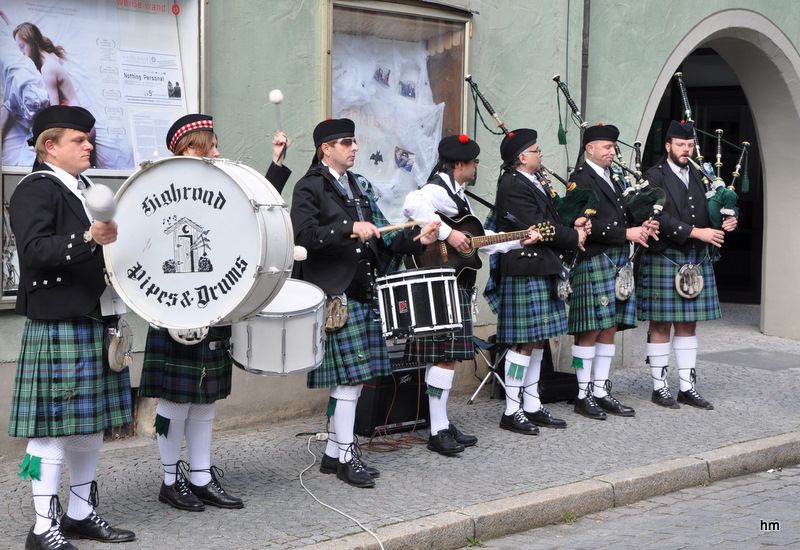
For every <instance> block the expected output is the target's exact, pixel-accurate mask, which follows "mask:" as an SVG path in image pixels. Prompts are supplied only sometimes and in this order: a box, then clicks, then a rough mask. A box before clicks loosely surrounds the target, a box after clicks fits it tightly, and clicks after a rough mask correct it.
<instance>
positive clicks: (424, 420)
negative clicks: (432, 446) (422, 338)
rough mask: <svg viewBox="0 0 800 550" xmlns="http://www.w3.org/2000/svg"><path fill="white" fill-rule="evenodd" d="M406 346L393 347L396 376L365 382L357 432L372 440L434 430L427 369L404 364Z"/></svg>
mask: <svg viewBox="0 0 800 550" xmlns="http://www.w3.org/2000/svg"><path fill="white" fill-rule="evenodd" d="M403 350H404V346H403V345H399V346H389V360H390V362H391V365H392V374H390V375H387V376H378V377H375V378H371V379H370V380H367V381H365V382H364V389H363V390H362V392H361V397H360V398H359V400H358V405H357V406H356V422H355V432H356V433H357V434H358V435H362V436H364V437H370V436H371V435H372V434H373V433H375V432H376V431H378V432H382V433H397V432H407V431H411V430H412V429H414V428H416V429H418V430H419V429H422V428H427V427H429V426H430V419H429V414H428V410H429V409H428V396H427V395H426V394H425V388H426V385H425V369H424V368H423V367H417V365H416V363H414V364H413V365H412V364H411V363H409V362H407V361H403Z"/></svg>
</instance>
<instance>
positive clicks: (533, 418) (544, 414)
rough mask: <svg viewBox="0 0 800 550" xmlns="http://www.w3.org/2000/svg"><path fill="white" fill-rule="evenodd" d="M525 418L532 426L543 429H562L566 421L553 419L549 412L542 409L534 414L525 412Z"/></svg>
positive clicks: (565, 425)
mask: <svg viewBox="0 0 800 550" xmlns="http://www.w3.org/2000/svg"><path fill="white" fill-rule="evenodd" d="M525 417H526V418H527V419H528V420H529V421H530V423H531V424H533V425H534V426H541V427H543V428H556V429H564V428H566V427H567V421H566V420H561V419H560V418H556V417H554V416H553V415H552V414H550V411H548V410H547V409H545V408H544V407H542V408H541V409H539V410H538V411H536V412H532V413H529V412H525Z"/></svg>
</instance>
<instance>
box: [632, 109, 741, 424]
mask: <svg viewBox="0 0 800 550" xmlns="http://www.w3.org/2000/svg"><path fill="white" fill-rule="evenodd" d="M665 147H666V155H664V156H663V157H662V158H661V160H660V161H659V163H658V164H657V165H656V166H653V167H652V168H650V169H649V170H648V171H647V172H645V174H644V176H645V178H646V179H647V180H648V181H649V182H650V184H651V185H655V186H657V187H661V188H662V189H664V192H665V193H666V196H667V201H666V204H665V205H664V210H663V211H662V212H661V215H660V216H659V219H658V221H659V224H660V230H661V233H660V235H661V240H659V241H654V240H652V239H651V240H650V242H649V245H650V248H648V249H647V251H646V252H645V254H644V255H643V257H642V262H641V266H640V269H639V276H638V286H637V311H638V316H639V319H640V320H642V321H650V327H649V329H648V337H647V345H646V347H645V350H646V353H647V358H648V362H649V363H650V372H651V376H652V377H653V395H652V400H653V402H654V403H656V404H657V405H661V406H662V407H668V408H672V409H678V408H680V405H679V404H678V403H683V404H686V405H691V406H693V407H698V408H701V409H707V410H710V409H713V408H714V406H713V405H712V404H711V403H709V402H708V401H707V400H706V399H704V398H703V397H702V396H701V395H700V394H699V393H697V390H696V389H695V381H696V376H695V363H696V359H697V347H698V344H697V332H696V330H697V321H710V320H712V319H718V318H719V317H720V316H721V312H720V308H719V299H718V297H717V285H716V280H715V279H714V269H713V267H712V265H711V256H710V255H711V253H712V250H713V249H710V247H709V245H711V246H716V247H718V248H719V247H721V246H722V243H723V241H724V240H725V232H726V231H733V230H734V229H736V225H737V221H738V220H737V219H736V217H735V216H731V217H729V218H727V219H726V220H725V221H724V222H723V223H722V230H719V229H714V228H712V227H711V222H710V220H709V215H708V203H707V201H706V197H705V189H704V188H703V184H702V182H701V179H700V177H701V176H700V174H699V173H698V170H697V169H696V168H694V167H693V166H690V163H689V159H690V157H691V155H692V154H693V152H694V140H693V125H692V123H691V122H677V121H674V120H673V121H672V123H671V124H670V126H669V129H668V130H667V136H666V144H665ZM689 266H692V267H693V268H694V269H696V270H697V271H696V272H694V273H692V268H691V267H689ZM682 267H684V270H686V267H688V268H689V273H690V275H689V277H691V279H693V281H694V282H696V281H698V280H699V278H698V275H699V276H702V281H703V285H702V287H701V288H700V290H699V292H697V289H698V287H699V286H700V285H695V286H694V290H691V289H690V291H689V292H687V291H686V287H684V286H683V285H680V286H681V287H682V288H681V291H680V292H679V289H678V287H677V286H676V278H675V275H676V273H678V272H679V270H681V268H682ZM673 327H674V330H675V333H674V336H673V338H672V349H673V350H675V361H676V363H677V365H678V376H679V378H680V391H679V393H678V399H677V401H676V400H675V399H674V398H673V397H672V394H671V393H670V391H669V386H668V385H667V365H668V362H669V347H670V332H671V331H672V329H673Z"/></svg>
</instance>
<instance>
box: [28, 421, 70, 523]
mask: <svg viewBox="0 0 800 550" xmlns="http://www.w3.org/2000/svg"><path fill="white" fill-rule="evenodd" d="M64 439H65V438H63V437H37V438H34V439H30V440H29V441H28V448H27V450H26V452H27V453H28V454H29V455H30V456H31V457H32V458H34V457H35V458H40V459H41V463H40V464H39V479H33V478H31V493H32V494H33V508H34V510H36V524H35V525H34V526H33V533H34V534H35V535H41V534H42V533H44V532H45V531H47V530H48V529H50V526H51V525H52V524H53V520H54V519H55V520H58V517H56V514H55V511H52V513H51V510H50V502H51V499H52V498H53V496H55V497H56V498H58V486H59V485H60V482H61V466H62V464H63V463H64V454H65V452H64Z"/></svg>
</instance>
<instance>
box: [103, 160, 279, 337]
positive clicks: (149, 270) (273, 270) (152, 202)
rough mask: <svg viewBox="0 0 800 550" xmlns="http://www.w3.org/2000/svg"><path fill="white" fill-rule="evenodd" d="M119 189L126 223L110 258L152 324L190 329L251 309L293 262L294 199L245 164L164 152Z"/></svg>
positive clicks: (119, 283)
mask: <svg viewBox="0 0 800 550" xmlns="http://www.w3.org/2000/svg"><path fill="white" fill-rule="evenodd" d="M116 199H117V203H118V205H117V215H116V217H115V220H116V221H117V223H118V225H119V233H118V237H117V241H116V242H114V243H112V244H111V245H109V246H105V247H103V253H104V255H105V260H106V268H107V270H108V272H109V276H110V279H111V282H112V284H113V285H114V288H115V290H116V291H117V293H118V294H119V295H120V297H121V298H122V299H123V300H124V301H125V303H126V304H127V305H128V306H129V307H130V308H131V309H132V310H133V311H135V312H136V313H137V314H138V315H139V316H141V317H142V318H143V319H145V320H146V321H148V322H149V323H150V324H152V325H155V326H160V327H166V328H172V329H190V328H196V327H205V326H211V325H216V324H229V323H231V322H235V321H238V320H241V319H245V318H248V317H250V316H253V315H255V314H257V313H258V312H259V311H260V310H261V309H262V308H263V307H264V306H265V305H266V304H267V303H269V301H270V300H272V298H274V297H275V296H276V295H277V293H278V292H279V291H280V289H281V287H282V286H283V282H284V281H285V280H286V278H287V277H288V274H289V272H290V271H291V265H292V252H293V248H294V243H293V239H292V228H291V221H290V220H289V215H288V212H287V211H286V208H285V204H284V203H283V201H282V199H281V198H280V194H279V193H278V192H277V191H276V190H275V189H274V188H273V187H272V185H270V184H269V182H268V181H267V180H266V179H265V178H264V177H263V176H261V175H260V174H258V173H257V172H255V170H253V169H251V168H248V167H246V166H244V165H240V164H238V163H234V162H232V161H228V160H224V159H200V158H194V157H169V158H165V159H160V160H158V161H155V162H152V163H146V164H144V165H142V168H140V169H139V170H138V171H137V172H136V173H134V174H133V175H132V176H131V177H129V178H128V179H127V180H126V181H125V183H124V184H123V185H122V187H121V188H120V190H119V191H118V192H117V196H116ZM254 203H255V204H258V205H261V206H260V207H258V208H254V206H253V204H254Z"/></svg>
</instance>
